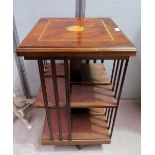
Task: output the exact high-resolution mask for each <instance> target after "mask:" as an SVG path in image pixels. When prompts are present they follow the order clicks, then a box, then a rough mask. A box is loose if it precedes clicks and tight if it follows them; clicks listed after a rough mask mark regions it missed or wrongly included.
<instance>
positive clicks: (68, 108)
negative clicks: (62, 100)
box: [64, 59, 72, 140]
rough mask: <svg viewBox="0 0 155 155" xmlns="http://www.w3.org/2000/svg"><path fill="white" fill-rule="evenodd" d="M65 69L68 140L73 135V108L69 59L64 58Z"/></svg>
mask: <svg viewBox="0 0 155 155" xmlns="http://www.w3.org/2000/svg"><path fill="white" fill-rule="evenodd" d="M64 70H65V89H66V106H67V115H68V140H71V139H72V136H71V108H70V83H69V69H68V59H65V60H64Z"/></svg>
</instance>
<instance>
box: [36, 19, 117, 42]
mask: <svg viewBox="0 0 155 155" xmlns="http://www.w3.org/2000/svg"><path fill="white" fill-rule="evenodd" d="M51 21H62V20H51ZM72 21H76V20H72ZM85 21H99V22H101V23H102V25H103V26H104V28H105V29H106V31H107V33H108V34H109V37H110V38H111V40H112V41H114V38H113V36H112V34H111V32H110V31H109V29H108V27H107V26H106V24H105V22H104V20H93V19H92V20H91V19H89V20H85ZM49 22H50V19H49V20H48V21H47V24H46V26H45V27H44V29H43V31H42V32H41V34H40V36H39V38H38V40H39V41H51V40H50V39H42V36H43V35H44V32H45V31H46V29H47V26H48V25H49ZM64 29H65V30H66V27H64ZM85 29H86V28H85ZM52 41H65V39H59V40H52ZM66 41H77V40H66ZM83 41H106V40H91V39H83ZM108 41H109V40H108Z"/></svg>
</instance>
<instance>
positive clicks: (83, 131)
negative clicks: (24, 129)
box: [41, 109, 110, 145]
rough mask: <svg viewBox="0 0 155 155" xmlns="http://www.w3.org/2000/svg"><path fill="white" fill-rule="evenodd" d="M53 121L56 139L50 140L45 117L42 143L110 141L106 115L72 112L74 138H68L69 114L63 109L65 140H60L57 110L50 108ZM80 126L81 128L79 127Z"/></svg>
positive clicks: (63, 143)
mask: <svg viewBox="0 0 155 155" xmlns="http://www.w3.org/2000/svg"><path fill="white" fill-rule="evenodd" d="M50 113H51V122H52V124H53V126H52V128H53V132H54V141H50V139H49V132H48V126H47V121H46V119H45V123H44V127H43V133H42V138H41V141H42V144H46V145H47V144H49V145H50V144H54V145H55V144H56V145H65V144H66V145H75V144H80V145H82V144H85V145H86V144H104V143H110V138H109V131H108V126H107V123H106V121H105V118H104V116H95V115H89V114H88V115H87V114H86V113H84V115H83V114H82V113H81V114H80V115H74V113H73V114H72V140H71V141H68V140H67V114H66V110H65V109H61V118H62V135H63V141H59V140H58V124H57V115H56V111H55V110H50ZM79 127H80V128H79Z"/></svg>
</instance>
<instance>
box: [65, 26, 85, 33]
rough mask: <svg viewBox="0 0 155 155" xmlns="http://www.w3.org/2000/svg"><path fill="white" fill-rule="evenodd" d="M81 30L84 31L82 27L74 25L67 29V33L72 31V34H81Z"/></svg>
mask: <svg viewBox="0 0 155 155" xmlns="http://www.w3.org/2000/svg"><path fill="white" fill-rule="evenodd" d="M83 30H84V27H82V26H79V25H74V26H69V27H67V31H72V32H81V31H83Z"/></svg>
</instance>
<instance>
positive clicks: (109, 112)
mask: <svg viewBox="0 0 155 155" xmlns="http://www.w3.org/2000/svg"><path fill="white" fill-rule="evenodd" d="M109 114H110V108H108V114H107V122H108V119H109Z"/></svg>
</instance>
